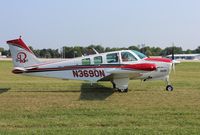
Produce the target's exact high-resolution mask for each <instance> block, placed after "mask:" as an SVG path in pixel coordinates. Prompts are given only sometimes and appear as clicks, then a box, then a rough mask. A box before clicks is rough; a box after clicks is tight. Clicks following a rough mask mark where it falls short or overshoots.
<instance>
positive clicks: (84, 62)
mask: <svg viewBox="0 0 200 135" xmlns="http://www.w3.org/2000/svg"><path fill="white" fill-rule="evenodd" d="M82 65H90V58H85V59H82Z"/></svg>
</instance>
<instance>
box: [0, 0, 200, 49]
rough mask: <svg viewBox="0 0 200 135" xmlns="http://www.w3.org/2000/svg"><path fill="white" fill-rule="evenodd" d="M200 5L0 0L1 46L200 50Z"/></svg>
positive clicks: (192, 0) (158, 0) (180, 0)
mask: <svg viewBox="0 0 200 135" xmlns="http://www.w3.org/2000/svg"><path fill="white" fill-rule="evenodd" d="M199 7H200V1H199V0H57V1H55V0H32V1H27V0H16V1H13V0H4V1H3V0H0V15H1V17H0V31H1V32H0V46H1V47H4V48H6V47H7V45H6V44H5V42H6V40H9V39H14V38H18V37H19V35H22V38H23V39H24V41H25V42H26V43H27V44H28V45H31V46H33V47H34V48H40V49H41V48H60V47H62V46H63V45H69V46H75V45H81V46H87V45H90V44H101V45H102V46H104V47H125V46H130V45H138V44H146V45H149V46H159V47H161V48H164V47H167V46H171V44H172V42H174V43H175V45H176V46H181V47H182V48H183V49H195V48H197V47H198V46H200V8H199Z"/></svg>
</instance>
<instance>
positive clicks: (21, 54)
mask: <svg viewBox="0 0 200 135" xmlns="http://www.w3.org/2000/svg"><path fill="white" fill-rule="evenodd" d="M26 58H27V55H26V53H25V52H19V53H18V54H17V59H16V62H20V63H25V62H27V61H28V59H26Z"/></svg>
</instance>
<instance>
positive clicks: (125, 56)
mask: <svg viewBox="0 0 200 135" xmlns="http://www.w3.org/2000/svg"><path fill="white" fill-rule="evenodd" d="M121 58H122V61H123V62H126V61H137V59H136V58H135V56H134V55H133V54H131V53H130V52H121Z"/></svg>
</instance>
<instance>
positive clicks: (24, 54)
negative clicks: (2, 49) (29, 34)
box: [7, 37, 40, 68]
mask: <svg viewBox="0 0 200 135" xmlns="http://www.w3.org/2000/svg"><path fill="white" fill-rule="evenodd" d="M7 44H8V45H9V48H10V51H11V56H12V59H13V64H14V67H23V68H26V67H30V66H33V65H36V64H39V63H40V61H39V60H38V59H37V58H36V56H35V55H34V53H33V52H32V51H31V49H30V48H29V47H28V46H27V45H26V44H25V43H24V42H23V40H22V39H21V37H20V38H19V39H14V40H9V41H7Z"/></svg>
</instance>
